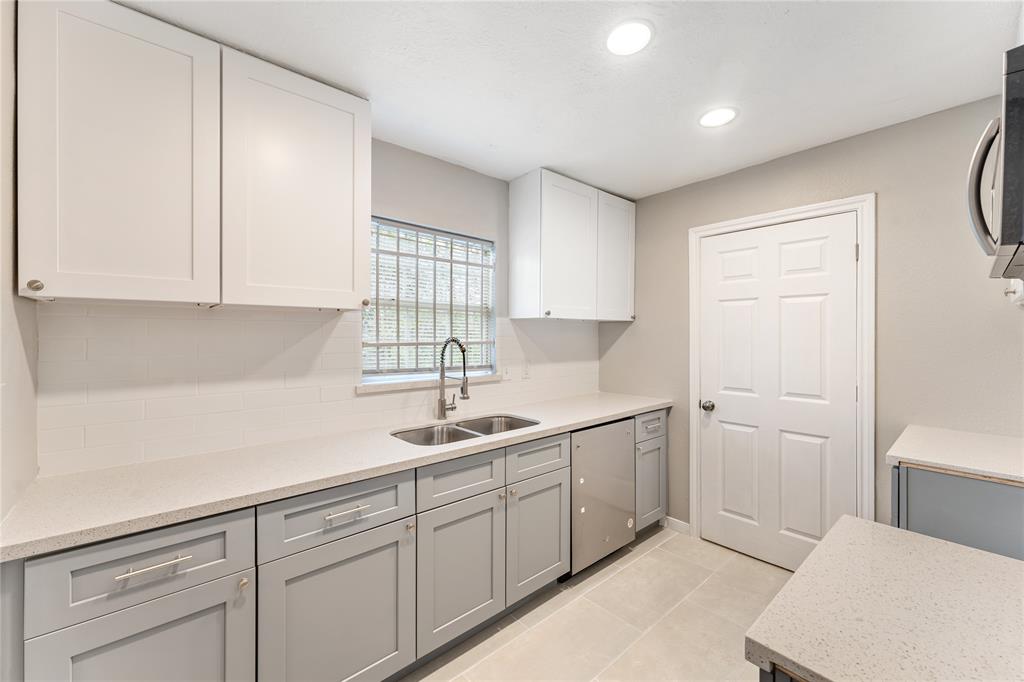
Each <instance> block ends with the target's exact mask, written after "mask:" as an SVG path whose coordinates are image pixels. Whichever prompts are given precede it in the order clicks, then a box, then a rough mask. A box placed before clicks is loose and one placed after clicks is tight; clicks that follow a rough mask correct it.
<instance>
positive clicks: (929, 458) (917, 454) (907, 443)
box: [885, 424, 1024, 483]
mask: <svg viewBox="0 0 1024 682" xmlns="http://www.w3.org/2000/svg"><path fill="white" fill-rule="evenodd" d="M885 461H886V463H887V464H889V465H891V466H896V465H897V464H901V463H902V464H911V465H913V464H917V465H923V466H926V467H932V468H935V469H944V470H947V471H953V472H959V473H963V474H971V475H974V476H985V477H989V478H1000V479H1003V480H1007V481H1015V482H1017V483H1024V438H1012V437H1009V436H993V435H989V434H985V433H971V432H969V431H954V430H952V429H940V428H935V427H931V426H916V425H914V424H911V425H910V426H908V427H907V428H906V429H904V431H903V433H902V434H900V437H899V438H897V439H896V442H895V443H893V444H892V447H891V448H889V451H888V452H887V453H885Z"/></svg>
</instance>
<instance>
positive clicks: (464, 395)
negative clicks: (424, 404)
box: [437, 336, 469, 419]
mask: <svg viewBox="0 0 1024 682" xmlns="http://www.w3.org/2000/svg"><path fill="white" fill-rule="evenodd" d="M452 343H454V344H455V345H456V346H458V348H459V350H460V351H462V387H461V388H460V389H459V398H460V399H461V400H469V379H467V378H466V344H464V343H462V341H461V340H460V339H458V338H457V337H454V336H449V337H448V339H447V340H446V341H445V342H444V345H443V346H441V376H440V377H439V379H438V385H437V392H438V397H437V418H438V419H447V418H448V413H449V412H452V411H454V410H455V394H454V393H452V401H451V402H450V403H449V402H446V401H445V399H444V383H445V376H444V354H445V351H447V350H448V345H449V344H452Z"/></svg>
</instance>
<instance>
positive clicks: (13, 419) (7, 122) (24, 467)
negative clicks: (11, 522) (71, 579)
mask: <svg viewBox="0 0 1024 682" xmlns="http://www.w3.org/2000/svg"><path fill="white" fill-rule="evenodd" d="M14 245H15V242H14V3H13V2H10V1H9V0H5V1H4V2H0V335H2V336H0V518H2V517H3V516H4V515H6V514H7V512H8V511H9V510H10V508H11V506H12V505H13V504H14V502H15V501H16V500H17V498H18V496H19V495H20V494H21V492H22V491H23V490H24V489H25V486H27V485H28V484H29V483H30V482H31V481H32V479H33V478H34V477H35V475H36V404H35V403H36V389H35V368H36V355H35V348H36V315H35V304H34V303H32V302H31V301H29V300H27V299H23V298H19V297H17V296H15V295H14V291H15V272H14V255H15V249H14Z"/></svg>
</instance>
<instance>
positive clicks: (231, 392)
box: [38, 303, 598, 476]
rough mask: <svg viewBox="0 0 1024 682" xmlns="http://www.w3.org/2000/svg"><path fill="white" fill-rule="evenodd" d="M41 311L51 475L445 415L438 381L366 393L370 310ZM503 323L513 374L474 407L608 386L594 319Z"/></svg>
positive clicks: (44, 470) (46, 461)
mask: <svg viewBox="0 0 1024 682" xmlns="http://www.w3.org/2000/svg"><path fill="white" fill-rule="evenodd" d="M38 311H39V328H40V341H39V350H40V363H39V429H40V432H39V441H40V456H39V463H40V472H41V474H42V475H44V476H47V475H55V474H59V473H69V472H72V471H82V470H87V469H96V468H103V467H109V466H117V465H120V464H127V463H131V462H137V461H142V460H143V459H163V458H168V457H181V456H187V455H195V454H204V453H210V455H211V456H214V453H216V452H218V451H222V450H226V449H230V448H235V447H240V446H241V445H243V444H255V443H265V442H271V441H277V440H290V439H294V438H302V437H306V436H311V435H318V434H321V433H335V432H339V431H348V430H352V429H365V428H375V427H383V428H397V427H401V426H404V425H413V424H419V423H423V422H427V421H430V420H431V419H433V408H434V401H435V400H436V392H435V390H436V389H434V388H430V389H424V390H419V391H403V392H396V393H383V394H381V393H378V394H369V395H360V396H357V395H356V394H355V390H354V387H355V386H356V385H357V384H358V383H359V382H360V380H361V372H362V370H361V351H360V333H361V332H360V329H361V313H360V311H350V312H345V313H341V314H339V313H336V312H331V311H317V310H292V309H277V308H258V309H257V308H231V307H227V308H225V307H220V308H214V309H208V308H196V307H191V306H172V305H169V306H160V305H123V304H90V305H79V304H67V303H54V304H40V306H39V308H38ZM497 337H498V349H497V355H498V361H499V364H500V365H510V366H512V368H513V372H512V379H511V380H510V381H503V382H496V383H490V384H480V385H477V386H474V387H472V389H471V395H472V400H471V401H470V402H469V403H460V404H459V406H460V408H462V409H463V410H464V411H469V410H472V411H473V412H474V413H477V412H482V411H513V412H514V411H516V410H515V409H514V406H516V405H519V406H523V405H525V404H528V403H530V402H533V401H537V400H548V399H553V398H560V397H566V396H570V395H576V394H580V393H588V392H592V391H596V390H597V388H598V344H597V327H596V325H594V324H587V323H563V322H554V321H543V322H539V323H537V322H526V323H514V322H511V321H510V320H507V319H499V320H498V323H497ZM524 363H529V364H530V369H531V379H529V380H523V379H521V373H520V368H521V367H522V365H523V364H524ZM449 390H451V389H449ZM463 406H464V407H463ZM525 409H526V408H525V407H523V410H525ZM520 411H522V410H520Z"/></svg>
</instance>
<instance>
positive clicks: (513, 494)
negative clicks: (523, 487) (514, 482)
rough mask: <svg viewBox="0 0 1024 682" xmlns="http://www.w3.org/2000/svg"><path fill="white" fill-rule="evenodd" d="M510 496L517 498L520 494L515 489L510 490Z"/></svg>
mask: <svg viewBox="0 0 1024 682" xmlns="http://www.w3.org/2000/svg"><path fill="white" fill-rule="evenodd" d="M508 494H509V495H511V496H512V497H515V496H516V495H518V494H519V492H518V491H517V490H516V489H515V488H509V490H508Z"/></svg>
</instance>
